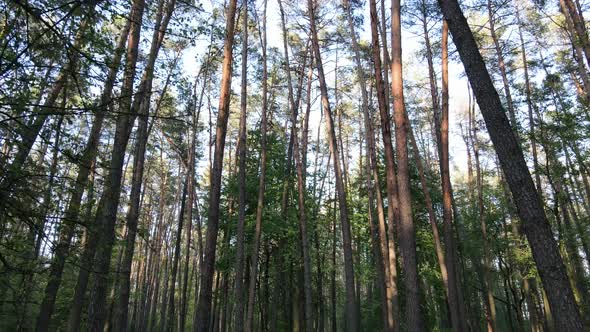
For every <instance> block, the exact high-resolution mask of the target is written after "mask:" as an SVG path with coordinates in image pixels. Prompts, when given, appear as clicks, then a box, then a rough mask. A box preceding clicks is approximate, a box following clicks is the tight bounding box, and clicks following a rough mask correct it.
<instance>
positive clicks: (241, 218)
mask: <svg viewBox="0 0 590 332" xmlns="http://www.w3.org/2000/svg"><path fill="white" fill-rule="evenodd" d="M241 19H242V22H243V25H242V34H243V35H242V91H241V95H240V125H239V126H240V129H239V134H238V135H239V138H238V160H239V161H238V163H239V166H238V226H237V232H236V236H237V239H236V265H235V274H236V276H235V278H236V280H235V287H234V296H235V305H236V312H235V313H234V323H235V326H234V329H235V331H237V332H242V331H244V256H245V254H244V223H245V219H246V149H247V132H246V116H247V112H248V110H247V107H248V104H247V103H248V88H247V84H248V77H247V75H248V2H247V1H243V2H242V17H241Z"/></svg>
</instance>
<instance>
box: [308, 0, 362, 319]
mask: <svg viewBox="0 0 590 332" xmlns="http://www.w3.org/2000/svg"><path fill="white" fill-rule="evenodd" d="M308 10H309V15H310V26H311V36H312V48H313V52H314V55H315V64H316V67H317V71H318V78H319V81H320V91H321V95H322V108H323V111H324V115H325V118H326V130H327V132H328V140H329V145H330V151H331V153H332V157H333V159H334V160H333V164H334V174H335V178H336V190H337V192H338V204H339V207H340V222H341V224H342V246H343V249H344V250H343V251H344V272H345V288H346V328H347V330H348V331H357V329H358V322H359V319H358V315H357V311H356V304H355V302H356V296H355V288H354V285H355V282H354V267H353V258H352V237H351V234H350V222H349V218H348V207H347V202H346V191H345V188H344V181H343V179H342V169H341V168H340V161H339V160H338V159H339V158H338V156H339V154H338V144H337V140H336V134H335V131H334V120H333V118H332V110H331V108H330V101H329V100H328V86H327V84H326V77H325V75H324V68H323V64H322V58H321V53H320V45H319V40H318V33H317V27H316V23H315V11H316V7H315V6H314V1H313V0H308Z"/></svg>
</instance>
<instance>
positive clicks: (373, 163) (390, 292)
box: [345, 1, 399, 330]
mask: <svg viewBox="0 0 590 332" xmlns="http://www.w3.org/2000/svg"><path fill="white" fill-rule="evenodd" d="M371 5H372V4H371ZM345 7H346V14H347V15H346V16H347V20H348V27H349V29H350V34H351V38H352V49H353V52H354V61H355V65H356V73H357V75H358V77H359V84H360V88H361V98H362V99H361V107H362V111H363V118H364V126H365V136H366V142H367V143H366V144H367V162H366V166H367V181H368V182H367V186H368V188H367V190H368V192H369V218H371V220H370V225H373V223H374V220H373V213H372V211H373V204H376V207H377V218H378V219H379V227H378V233H377V235H376V238H377V239H378V240H379V243H378V245H379V255H378V256H375V259H381V260H382V261H381V262H379V263H377V269H378V271H377V273H378V274H379V275H380V277H379V278H380V279H381V278H382V279H383V280H382V282H383V283H384V284H383V285H382V286H383V288H384V289H383V290H384V291H385V294H383V295H385V298H386V300H385V301H386V302H385V303H382V304H381V305H382V311H383V319H384V329H385V330H391V329H393V326H394V324H396V323H394V321H395V320H396V319H395V317H396V316H398V314H396V313H399V308H396V309H395V311H394V308H393V304H394V302H395V303H396V304H398V300H397V299H395V300H394V294H397V290H394V289H393V286H394V285H395V283H394V284H393V285H392V284H391V279H390V277H389V273H390V272H389V263H390V261H389V251H388V241H387V231H386V226H385V217H384V211H383V201H382V198H381V191H380V189H379V181H378V180H379V178H378V175H377V171H376V168H377V156H376V152H375V133H374V130H373V123H372V118H371V115H370V113H369V100H368V99H369V98H368V96H367V83H366V78H365V73H364V71H363V67H362V63H361V55H360V50H359V46H358V42H357V37H356V32H355V28H354V24H353V21H352V11H351V9H350V4H349V3H348V1H345ZM377 46H378V45H377ZM374 194H376V195H377V200H376V202H375V198H374ZM373 202H375V203H373Z"/></svg>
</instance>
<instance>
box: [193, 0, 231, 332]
mask: <svg viewBox="0 0 590 332" xmlns="http://www.w3.org/2000/svg"><path fill="white" fill-rule="evenodd" d="M236 2H237V0H230V2H229V6H228V11H227V22H226V29H225V42H224V46H223V72H222V77H221V91H220V98H219V113H218V114H217V129H216V136H215V154H214V159H213V168H212V172H211V173H212V174H211V188H210V191H211V192H210V196H209V222H208V223H207V240H206V243H205V255H204V259H203V261H202V262H201V284H200V287H199V288H200V289H199V303H198V305H197V308H196V316H195V324H194V326H193V330H194V331H195V332H207V329H208V328H209V318H210V316H211V299H212V296H213V294H212V286H213V273H214V272H215V251H216V248H217V233H218V228H219V199H220V196H221V175H222V171H223V151H224V148H225V135H226V133H227V122H228V118H229V103H230V87H231V76H232V60H233V56H232V53H233V51H232V48H233V43H234V26H235V16H236V7H237V6H236Z"/></svg>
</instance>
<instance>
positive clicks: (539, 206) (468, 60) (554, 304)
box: [439, 0, 583, 331]
mask: <svg viewBox="0 0 590 332" xmlns="http://www.w3.org/2000/svg"><path fill="white" fill-rule="evenodd" d="M439 5H440V7H441V9H442V12H443V15H444V17H445V19H446V20H447V22H448V24H449V29H450V31H451V34H452V35H453V40H454V43H455V45H456V47H457V50H458V52H459V56H460V58H461V61H462V62H463V64H464V67H465V71H466V73H467V77H468V78H469V81H470V83H471V86H472V87H473V91H474V92H475V95H476V97H477V101H478V103H479V105H480V108H481V111H482V114H483V117H484V120H485V122H486V125H487V127H488V132H489V134H490V137H491V139H492V142H493V144H494V147H495V149H496V153H497V154H498V158H499V160H500V163H501V165H502V169H503V171H504V174H505V175H506V180H507V182H508V185H509V187H510V190H511V191H512V195H513V196H514V201H515V203H516V206H517V208H518V214H519V216H520V219H521V220H522V222H523V226H524V232H525V234H526V235H527V238H528V240H529V244H530V246H531V250H532V253H533V258H534V260H535V262H536V264H537V270H538V271H539V274H540V276H541V280H542V281H543V286H544V288H545V290H546V291H547V295H548V299H549V301H550V306H551V311H552V314H553V316H554V318H555V323H556V327H557V328H558V329H560V330H564V331H567V330H571V331H582V330H583V326H582V319H581V317H580V312H579V311H578V308H577V305H576V303H575V300H574V295H573V292H572V289H571V286H570V285H569V281H568V277H567V273H566V269H565V266H564V264H563V261H562V260H561V256H560V255H559V251H558V249H557V244H556V243H555V240H554V239H553V236H552V233H551V227H550V225H549V221H548V220H547V217H546V216H545V212H544V210H543V203H542V202H541V199H540V197H539V195H538V194H537V191H536V188H535V185H534V183H533V180H532V178H531V175H530V173H529V170H528V168H527V165H526V162H525V160H524V156H523V154H522V150H521V148H520V146H519V145H518V141H517V138H516V136H515V135H514V133H513V132H512V130H511V128H510V124H509V122H508V119H507V118H506V115H505V114H504V108H503V106H502V103H501V101H500V98H499V96H498V93H497V91H496V89H495V88H494V85H493V83H492V80H491V78H490V75H489V73H488V71H487V68H486V66H485V63H484V61H483V58H482V57H481V54H480V52H479V49H478V47H477V43H476V42H475V39H474V38H473V34H472V32H471V29H470V28H469V25H468V23H467V20H466V19H465V16H463V12H462V11H461V8H460V6H459V3H458V2H457V1H456V0H439Z"/></svg>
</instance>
